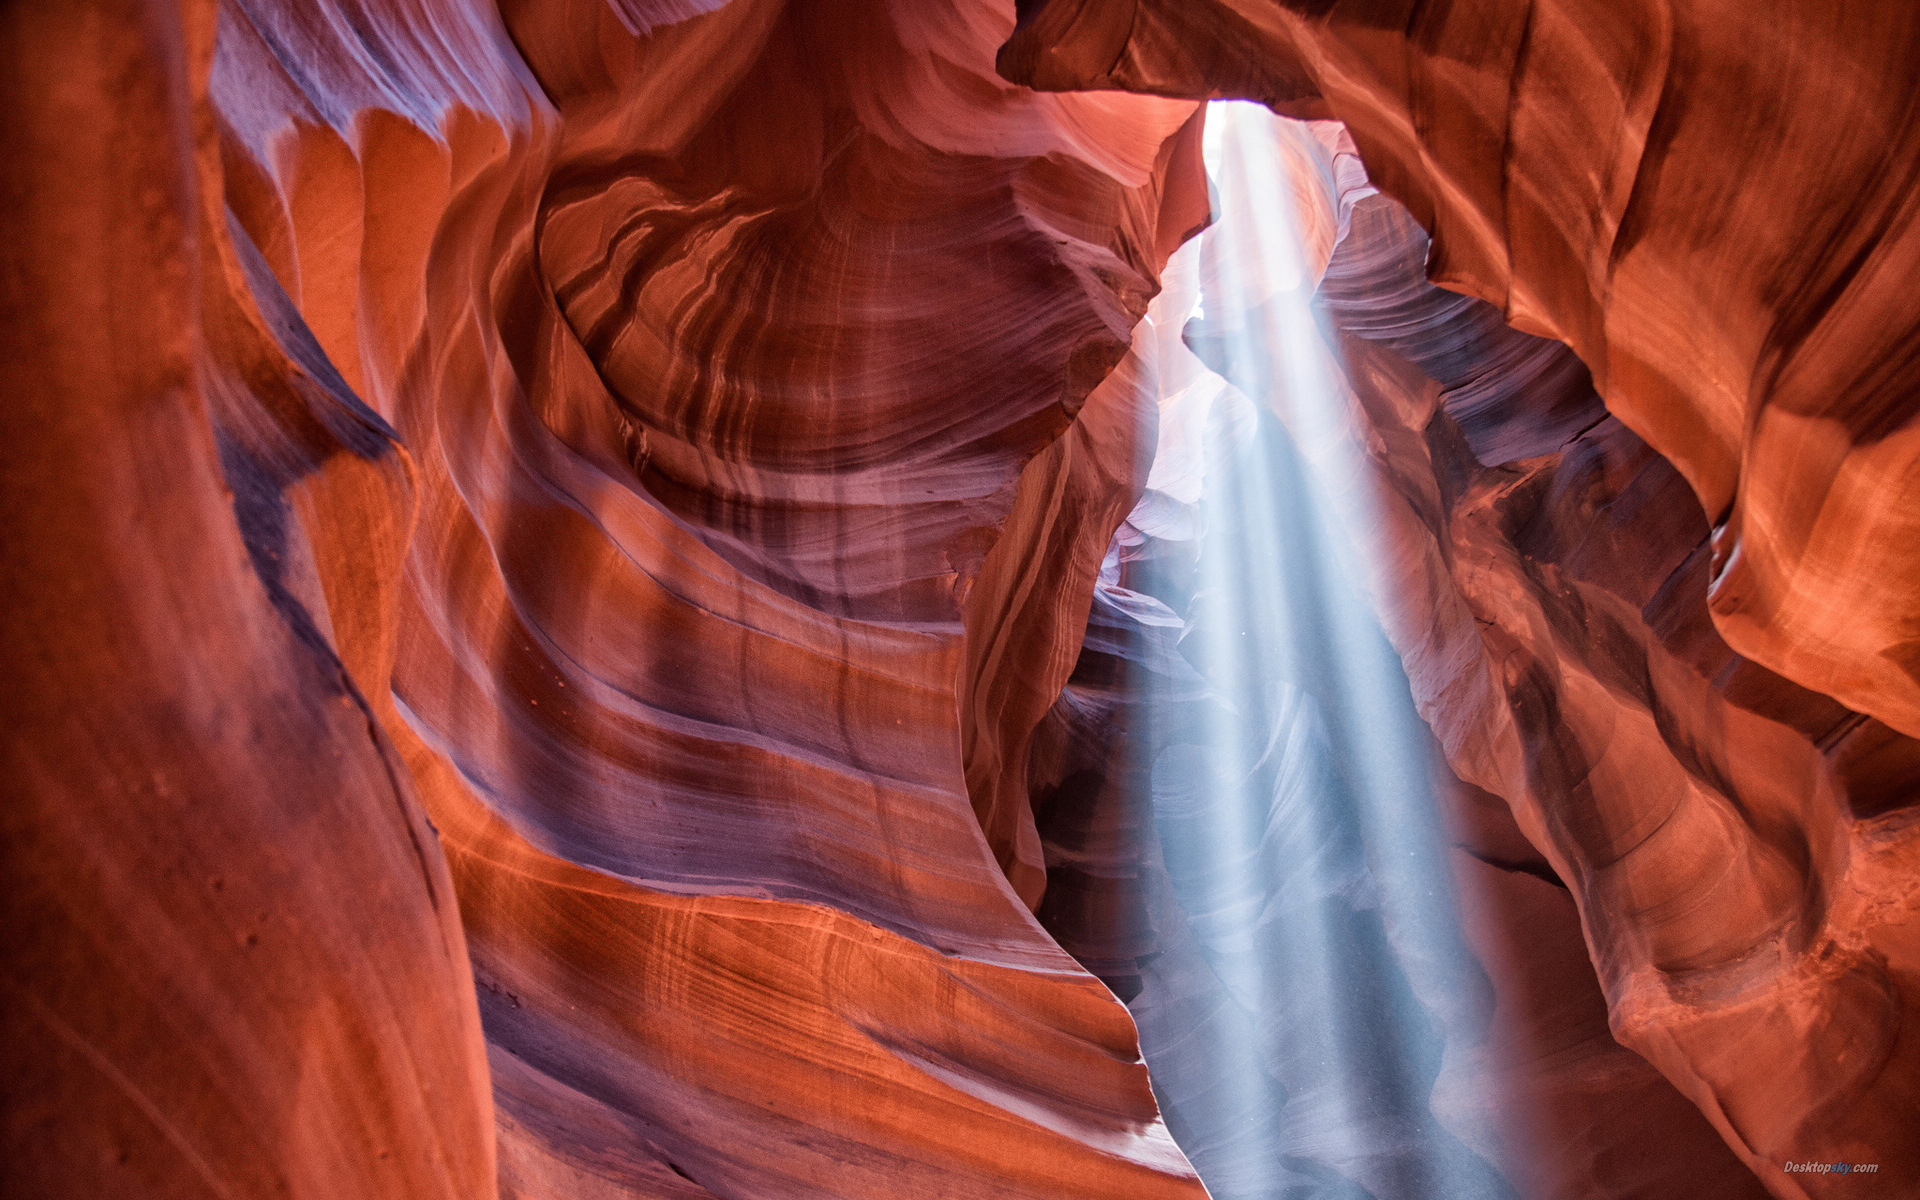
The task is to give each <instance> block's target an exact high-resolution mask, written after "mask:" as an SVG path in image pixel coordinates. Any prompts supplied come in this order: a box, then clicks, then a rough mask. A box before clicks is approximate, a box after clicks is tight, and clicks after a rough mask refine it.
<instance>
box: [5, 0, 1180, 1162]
mask: <svg viewBox="0 0 1920 1200" xmlns="http://www.w3.org/2000/svg"><path fill="white" fill-rule="evenodd" d="M698 7H710V6H688V5H674V4H661V5H651V4H647V3H644V2H641V0H633V2H628V3H623V4H619V5H606V4H602V3H599V2H598V0H594V2H587V0H581V2H578V3H571V4H559V5H553V4H543V5H533V4H514V3H509V4H504V5H502V6H501V7H500V8H499V9H498V10H496V9H495V8H494V7H492V6H491V5H489V4H484V3H478V2H473V3H463V2H461V0H444V2H440V3H434V4H431V5H428V6H425V7H420V6H412V5H398V4H386V3H382V2H379V0H336V2H329V3H324V4H316V5H282V4H277V3H271V2H269V0H228V2H226V3H221V4H218V5H213V4H185V5H175V4H170V3H160V2H157V0H156V2H153V3H148V4H146V5H144V6H141V7H139V8H137V9H135V10H133V11H131V12H128V11H122V10H120V9H109V8H108V7H107V6H75V7H73V9H72V10H71V12H69V13H68V14H67V15H65V16H56V15H50V14H48V13H32V12H28V11H26V10H22V11H20V12H16V13H11V14H9V16H8V17H7V18H5V21H6V38H7V45H8V46H9V48H10V51H11V57H10V61H17V62H26V61H29V60H30V59H31V58H33V56H34V54H36V53H37V52H38V51H37V49H36V48H39V47H52V48H54V50H55V52H54V53H52V54H49V55H47V56H46V57H45V58H44V60H43V61H41V62H40V63H39V65H38V66H36V68H35V72H33V73H28V74H27V75H24V76H22V77H20V78H19V79H10V83H9V86H10V87H11V88H16V89H17V94H16V95H15V97H14V99H15V101H16V107H17V108H18V109H19V110H20V111H23V112H27V113H30V114H32V115H33V120H32V121H29V122H27V123H26V124H24V125H22V126H21V127H19V128H18V129H16V130H12V131H10V133H9V134H8V138H9V151H10V158H11V161H12V162H13V163H14V166H12V167H10V168H9V170H10V171H15V172H18V173H19V176H18V177H19V178H20V179H21V187H19V188H16V189H14V190H13V191H12V192H10V193H9V195H10V197H13V199H10V200H9V205H10V206H11V207H10V224H11V225H12V227H13V229H14V230H15V231H17V232H19V233H24V234H26V235H27V236H26V237H25V238H24V239H22V240H19V241H16V242H15V243H14V245H15V248H14V249H12V250H10V251H9V252H8V253H9V255H10V260H11V261H12V262H13V263H14V264H15V266H14V268H13V269H12V270H11V271H10V274H9V277H8V278H9V283H8V285H7V286H8V288H9V292H8V296H9V299H8V309H7V311H8V313H9V315H10V317H11V318H13V319H12V321H11V322H10V328H11V329H13V331H14V332H13V333H12V334H10V335H9V336H10V337H12V338H14V339H15V344H16V352H17V353H16V357H17V359H18V361H19V362H21V363H22V364H23V366H22V368H21V369H22V370H23V371H27V372H29V374H28V375H27V376H26V379H27V381H28V388H29V391H31V392H32V399H33V403H32V404H31V405H25V406H19V407H16V408H14V409H12V410H11V411H12V412H13V417H12V418H11V419H12V420H14V421H15V422H16V424H17V426H18V428H17V433H18V435H19V436H17V437H11V438H10V442H9V445H10V447H11V449H10V451H9V455H10V457H9V460H8V471H7V488H8V492H7V503H8V509H7V511H8V513H9V516H10V518H12V519H13V520H12V522H11V523H12V524H13V526H14V528H15V530H16V532H15V533H14V534H11V535H10V538H13V539H15V540H12V541H10V542H9V550H8V554H7V563H8V567H7V569H8V572H9V575H8V578H9V580H10V583H9V585H8V593H7V594H8V603H9V610H8V611H9V618H8V619H9V622H10V624H12V623H14V622H27V623H31V625H32V627H33V628H35V629H36V630H37V631H38V632H37V634H36V637H35V641H34V644H33V645H32V646H19V647H17V648H16V647H15V646H13V645H10V646H9V662H10V663H17V665H18V666H19V669H20V671H21V672H22V673H21V674H20V675H19V679H20V684H19V686H18V687H17V688H16V689H15V690H14V692H13V693H12V701H10V702H17V703H18V704H19V705H20V706H21V707H20V709H19V712H18V714H17V715H18V719H13V718H12V717H10V721H9V733H8V738H9V741H8V745H9V747H10V754H12V755H14V757H12V758H10V764H11V765H12V766H13V768H14V769H13V770H12V771H10V781H11V782H10V787H11V788H12V789H14V790H15V791H17V792H18V793H19V795H20V802H18V803H15V802H12V801H10V803H9V806H8V807H9V817H8V821H9V839H8V846H9V850H8V854H9V859H8V861H9V869H10V872H17V875H16V877H18V878H20V879H21V880H22V886H21V887H20V888H18V889H16V890H14V891H13V893H12V895H11V897H10V899H9V906H10V907H9V909H8V925H9V929H10V930H11V931H13V932H12V933H11V934H10V936H11V937H12V938H14V939H15V942H16V944H11V945H10V946H9V963H10V964H18V969H17V973H16V976H15V977H16V979H17V982H16V983H14V984H12V985H10V988H9V991H8V993H7V995H8V997H9V998H8V1001H7V1003H8V1010H7V1012H8V1017H7V1022H8V1025H7V1033H8V1036H7V1044H8V1047H9V1050H8V1053H9V1055H10V1057H11V1058H12V1059H13V1060H14V1065H13V1066H12V1067H10V1079H20V1080H22V1081H25V1084H24V1086H23V1087H22V1088H21V1089H20V1090H19V1091H18V1092H17V1093H16V1092H14V1091H13V1089H12V1086H11V1084H10V1098H9V1103H8V1116H7V1121H6V1128H7V1131H8V1133H7V1136H8V1138H9V1139H10V1141H9V1147H10V1150H11V1151H12V1152H13V1153H14V1155H15V1158H16V1160H26V1161H29V1162H30V1163H31V1167H30V1170H29V1173H28V1174H27V1175H25V1176H23V1177H21V1178H22V1179H23V1180H24V1183H23V1186H25V1187H26V1188H27V1189H28V1190H29V1191H34V1190H35V1189H38V1192H37V1193H36V1194H73V1193H74V1192H75V1191H76V1190H77V1191H82V1192H86V1193H87V1194H91V1195H103V1196H104V1195H119V1194H127V1195H134V1194H138V1195H163V1194H164V1195H174V1194H178V1195H201V1194H214V1195H239V1194H256V1193H258V1194H267V1193H269V1192H271V1193H274V1194H283V1193H284V1194H292V1195H306V1196H316V1197H323V1196H324V1197H333V1196H342V1195H354V1196H367V1197H373V1196H389V1195H390V1196H406V1197H418V1196H428V1195H448V1196H461V1197H475V1196H483V1195H490V1194H493V1192H494V1191H495V1188H496V1186H497V1187H498V1190H499V1192H500V1193H502V1194H505V1195H512V1196H562V1195H569V1196H570V1195H587V1194H590V1195H596V1196H616V1195H617V1196H694V1195H705V1194H710V1193H711V1194H718V1195H726V1196H759V1195H767V1196H772V1195H779V1196H795V1195H833V1196H854V1195H874V1196H892V1195H898V1194H900V1192H901V1191H903V1190H904V1191H909V1192H914V1193H916V1194H919V1193H925V1194H953V1195H959V1194H966V1195H1005V1196H1017V1195H1039V1194H1059V1193H1060V1192H1062V1191H1067V1190H1080V1191H1091V1192H1093V1193H1099V1194H1107V1193H1112V1194H1127V1195H1141V1196H1168V1197H1172V1196H1197V1195H1199V1194H1201V1193H1200V1189H1199V1186H1198V1184H1197V1182H1196V1181H1195V1179H1194V1177H1193V1174H1192V1172H1191V1169H1190V1168H1189V1167H1188V1166H1187V1164H1186V1162H1185V1159H1184V1158H1183V1157H1182V1155H1181V1154H1180V1152H1179V1151H1178V1150H1177V1149H1176V1148H1175V1147H1174V1146H1173V1144H1172V1142H1171V1141H1170V1140H1169V1138H1168V1137H1167V1134H1166V1132H1165V1129H1164V1126H1163V1125H1162V1124H1161V1122H1160V1120H1159V1117H1158V1115H1157V1111H1156V1109H1155V1106H1154V1102H1153V1099H1152V1096H1151V1094H1150V1092H1149V1090H1148V1088H1147V1083H1146V1074H1145V1069H1144V1067H1143V1066H1142V1065H1141V1063H1140V1061H1139V1055H1138V1050H1137V1046H1136V1043H1135V1035H1134V1031H1133V1028H1132V1025H1131V1023H1130V1022H1129V1021H1128V1020H1127V1017H1126V1014H1125V1012H1124V1011H1123V1010H1122V1009H1121V1008H1120V1006H1119V1005H1117V1004H1116V1003H1115V1002H1114V1001H1113V999H1112V997H1111V996H1110V995H1109V994H1108V993H1107V992H1106V990H1105V989H1103V988H1102V987H1101V986H1100V985H1099V984H1098V982H1097V981H1095V980H1094V979H1093V978H1092V977H1090V976H1089V975H1087V974H1086V973H1085V972H1084V971H1082V970H1081V969H1080V968H1079V967H1078V965H1077V964H1075V963H1074V962H1073V960H1072V959H1071V958H1069V957H1068V956H1066V955H1065V954H1063V953H1062V952H1061V951H1060V950H1059V949H1058V948H1057V947H1056V946H1055V945H1054V944H1053V943H1052V942H1051V940H1050V939H1049V938H1048V937H1047V936H1046V934H1045V933H1044V932H1043V931H1042V929H1041V928H1040V926H1039V925H1038V924H1037V923H1036V922H1035V921H1034V919H1033V918H1032V916H1031V914H1030V911H1029V903H1031V902H1032V901H1035V900H1037V898H1038V896H1039V893H1040V890H1041V887H1042V884H1043V878H1042V875H1041V868H1040V859H1039V850H1038V844H1037V839H1035V837H1034V836H1033V833H1032V819H1031V816H1030V814H1029V813H1028V812H1027V810H1026V807H1025V796H1024V791H1023V790H1019V789H1014V790H1011V791H1009V790H1008V789H1007V788H1006V787H1005V786H1004V785H1003V783H1002V782H1001V780H1002V779H1003V778H1011V779H1015V780H1018V779H1022V778H1023V777H1024V761H1025V750H1024V743H1025V740H1026V738H1027V736H1028V733H1029V732H1030V730H1031V728H1032V726H1033V724H1034V723H1035V722H1036V721H1037V720H1038V717H1039V713H1040V712H1042V711H1044V709H1045V707H1046V705H1047V704H1048V703H1050V702H1051V700H1052V697H1053V695H1054V694H1055V693H1056V692H1057V690H1058V687H1059V684H1060V682H1061V681H1062V680H1064V678H1065V676H1066V674H1067V673H1068V671H1070V670H1071V667H1072V663H1073V658H1074V655H1075V654H1076V653H1077V649H1078V645H1079V642H1080V632H1079V627H1080V625H1081V624H1082V623H1084V620H1085V612H1086V595H1087V590H1088V586H1089V581H1090V580H1091V577H1092V574H1093V572H1094V570H1095V569H1097V565H1098V559H1099V551H1100V547H1102V546H1104V544H1105V543H1106V541H1107V539H1108V538H1109V537H1110V535H1111V532H1112V529H1113V527H1114V526H1115V525H1117V524H1118V523H1119V521H1120V520H1121V518H1122V517H1123V516H1124V514H1125V512H1126V511H1127V509H1128V508H1130V507H1131V505H1132V503H1133V501H1134V499H1135V496H1136V494H1137V492H1138V489H1139V487H1140V483H1141V480H1142V479H1143V477H1144V464H1145V460H1146V458H1147V457H1148V456H1149V455H1150V453H1151V438H1152V425H1151V423H1150V422H1148V423H1143V412H1142V410H1140V408H1139V405H1138V403H1137V389H1135V388H1133V387H1132V386H1131V385H1130V383H1129V380H1130V372H1131V371H1132V370H1133V369H1134V368H1132V367H1130V366H1128V365H1126V364H1127V362H1128V361H1129V359H1128V347H1129V342H1130V331H1131V328H1132V326H1133V325H1134V323H1135V322H1136V320H1137V318H1138V316H1139V314H1140V312H1141V311H1142V310H1143V308H1144V306H1145V304H1146V301H1147V297H1148V296H1149V295H1150V294H1151V292H1152V291H1153V289H1154V286H1155V282H1154V276H1155V273H1156V271H1157V269H1158V267H1159V264H1160V263H1161V262H1162V261H1163V260H1164V258H1165V255H1166V253H1167V252H1168V251H1169V250H1170V249H1171V248H1172V246H1173V245H1175V244H1177V243H1178V241H1179V239H1180V238H1181V237H1182V236H1184V234H1185V233H1186V232H1188V231H1190V230H1191V229H1192V228H1194V227H1195V226H1197V225H1199V224H1201V223H1203V222H1204V221H1205V219H1206V208H1205V190H1204V185H1203V183H1202V182H1201V181H1200V179H1199V176H1198V174H1197V171H1198V157H1197V143H1195V141H1194V137H1195V136H1196V134H1195V130H1196V129H1197V117H1196V116H1195V108H1196V106H1195V105H1193V104H1192V103H1185V102H1175V101H1164V100H1157V99H1150V98H1148V99H1142V98H1134V97H1123V96H1116V97H1101V98H1093V97H1090V98H1077V97H1065V98H1060V97H1050V96H1041V95H1036V94H1034V93H1031V92H1028V91H1026V90H1025V89H1021V88H1017V87H1012V86H1010V85H1007V84H1006V83H1004V82H1003V81H1001V80H999V79H998V78H997V77H996V76H995V75H994V73H993V69H992V58H993V53H994V49H995V47H996V46H997V45H998V44H999V43H1000V42H1001V41H1003V40H1004V39H1005V37H1006V36H1008V34H1009V33H1010V32H1011V30H1012V25H1013V14H1012V12H1011V11H1010V10H1008V11H1005V12H1000V11H997V10H988V11H975V10H967V9H962V8H957V7H956V8H953V9H939V8H935V9H927V8H925V7H924V6H920V7H914V6H893V7H889V6H886V5H882V4H848V5H841V6H832V7H826V8H822V7H820V6H799V5H786V4H780V3H767V2H756V0H740V2H738V3H734V4H730V5H727V6H725V7H724V8H719V9H718V10H717V11H712V12H705V13H702V12H697V11H694V9H695V8H698ZM183 29H184V30H185V33H184V34H182V32H181V31H182V30H183ZM849 29H858V30H860V31H861V33H860V34H859V35H858V36H855V37H849V36H847V33H846V31H847V30H849ZM43 97H52V98H54V99H53V100H51V101H49V100H46V99H43ZM73 127H77V128H79V129H80V130H83V131H84V133H83V135H82V136H81V137H80V138H79V139H78V140H77V141H75V142H73V143H71V144H63V143H62V142H61V140H60V139H62V138H63V136H66V134H67V132H68V131H70V129H71V128H73ZM1183 131H1185V132H1184V133H1183ZM127 153H132V154H133V155H134V157H133V158H132V159H130V160H129V162H130V163H131V164H133V165H134V166H137V167H138V170H131V171H130V170H127V169H125V164H116V163H115V160H114V158H113V156H114V155H116V154H127ZM109 180H111V181H113V182H112V183H110V184H109V183H107V182H106V181H109ZM23 189H24V190H23ZM63 193H64V194H67V195H79V196H84V197H89V198H91V199H89V200H88V201H87V202H86V203H83V204H81V205H79V206H78V207H68V206H65V205H63V203H62V202H61V200H60V199H59V197H60V196H61V195H62V194H63ZM21 196H25V197H26V199H20V198H19V197H21ZM105 280H111V281H113V286H112V287H111V288H103V286H102V281H105ZM63 298H70V299H63ZM69 304H70V305H71V306H72V308H71V311H70V312H69V311H68V310H67V309H66V308H65V307H63V305H69ZM1116 367H1117V368H1118V369H1116ZM1103 381H1105V382H1103ZM34 389H38V390H34ZM88 430H91V431H92V432H91V433H89V432H87V431H88ZM43 449H44V451H45V455H46V456H45V457H44V458H34V457H32V456H33V455H36V454H40V453H42V450H43ZM157 449H161V450H163V451H164V452H163V453H155V450H157ZM36 514H44V516H36ZM16 547H17V550H16ZM107 631H111V634H110V635H109V636H102V634H104V633H106V632H107ZM16 655H17V656H18V657H16ZM11 712H12V710H10V713H11ZM1029 714H1030V715H1029ZM103 763H104V764H105V767H104V770H105V771H106V774H107V777H108V779H109V780H110V781H111V785H110V786H105V787H103V786H100V785H99V784H97V783H89V782H88V779H89V778H90V777H92V776H94V775H98V774H99V773H100V772H101V771H102V769H103V768H102V765H101V764H103ZM995 764H1011V765H1004V766H1003V765H995ZM970 772H971V773H972V775H973V778H971V779H970V777H969V773H970ZM970 783H971V785H972V786H971V789H970V787H969V785H970ZM89 814H91V815H89ZM116 814H117V816H116ZM428 815H430V816H431V818H432V827H429V825H428V822H427V817H428ZM435 832H437V833H438V835H439V836H438V837H437V838H436V837H435V836H434V834H435ZM443 847H444V857H443V851H442V848H443ZM76 873H78V875H79V877H80V878H83V879H85V880H87V881H88V882H87V883H85V884H83V885H74V884H73V883H71V882H70V881H71V880H73V879H74V878H75V877H76ZM93 881H98V882H93ZM456 905H457V908H456ZM236 945H237V946H238V947H240V951H239V953H238V954H236V951H235V946H236ZM128 947H135V948H137V949H135V950H133V951H132V952H129V950H128ZM469 962H470V963H471V968H470V969H471V974H469ZM473 981H477V983H478V989H477V993H478V1005H477V1006H476V1004H475V1000H474V997H475V993H476V989H475V987H474V982H473ZM75 989H82V990H84V991H85V993H86V995H87V997H88V998H87V999H85V1000H84V1001H81V1000H79V999H78V998H77V997H76V994H75ZM483 1033H484V1036H483ZM489 1080H490V1081H491V1083H490V1084H489ZM16 1096H17V1097H18V1098H17V1100H16V1099H15V1097H16ZM496 1143H497V1149H496ZM102 1146H106V1147H107V1148H108V1149H107V1153H106V1154H105V1156H104V1157H103V1156H102V1153H101V1151H100V1147H102ZM116 1148H117V1149H116ZM116 1155H117V1156H116ZM496 1162H497V1185H496Z"/></svg>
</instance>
